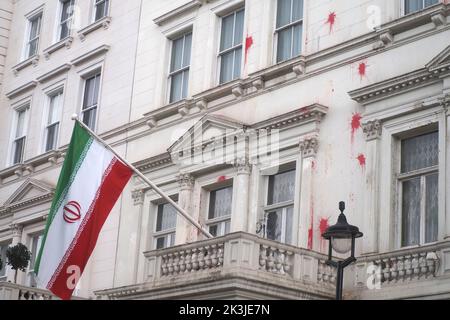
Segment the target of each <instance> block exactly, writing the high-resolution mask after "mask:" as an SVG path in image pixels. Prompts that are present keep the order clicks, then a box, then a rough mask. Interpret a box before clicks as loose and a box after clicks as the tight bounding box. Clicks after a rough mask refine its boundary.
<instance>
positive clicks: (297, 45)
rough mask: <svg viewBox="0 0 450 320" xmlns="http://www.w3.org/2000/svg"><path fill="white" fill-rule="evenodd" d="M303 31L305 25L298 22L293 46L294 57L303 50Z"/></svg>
mask: <svg viewBox="0 0 450 320" xmlns="http://www.w3.org/2000/svg"><path fill="white" fill-rule="evenodd" d="M302 32H303V25H302V24H298V25H296V26H295V27H294V39H293V40H294V43H293V47H292V55H293V57H296V56H299V55H300V53H301V51H302Z"/></svg>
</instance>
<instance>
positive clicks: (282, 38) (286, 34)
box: [277, 28, 293, 62]
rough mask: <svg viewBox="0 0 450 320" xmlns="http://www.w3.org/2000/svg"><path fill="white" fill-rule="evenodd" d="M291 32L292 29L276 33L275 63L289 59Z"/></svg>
mask: <svg viewBox="0 0 450 320" xmlns="http://www.w3.org/2000/svg"><path fill="white" fill-rule="evenodd" d="M292 31H293V28H288V29H285V30H283V31H280V32H278V46H277V62H282V61H285V60H288V59H290V58H291V52H292Z"/></svg>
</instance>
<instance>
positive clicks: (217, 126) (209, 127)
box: [168, 115, 249, 153]
mask: <svg viewBox="0 0 450 320" xmlns="http://www.w3.org/2000/svg"><path fill="white" fill-rule="evenodd" d="M248 127H249V126H248V125H246V124H244V123H242V122H239V121H237V120H235V119H231V118H228V117H225V116H221V115H206V116H204V117H203V118H201V119H200V120H199V121H198V122H197V123H196V124H194V125H193V126H192V127H191V128H189V129H188V130H187V131H186V132H185V133H184V134H183V135H182V136H181V137H180V138H179V139H178V140H177V141H176V142H175V143H174V144H172V146H170V148H169V149H168V151H169V152H170V153H174V152H178V151H181V150H186V149H189V148H192V147H194V146H199V145H203V144H205V143H208V142H211V141H214V140H216V139H222V138H224V137H226V136H227V135H230V134H234V133H236V132H238V131H242V130H245V129H246V128H248Z"/></svg>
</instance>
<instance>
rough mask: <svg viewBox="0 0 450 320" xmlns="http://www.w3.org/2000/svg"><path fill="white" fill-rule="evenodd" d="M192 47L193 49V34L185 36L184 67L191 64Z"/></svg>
mask: <svg viewBox="0 0 450 320" xmlns="http://www.w3.org/2000/svg"><path fill="white" fill-rule="evenodd" d="M191 47H192V33H189V34H187V35H186V36H185V40H184V51H183V67H187V66H189V65H190V64H191Z"/></svg>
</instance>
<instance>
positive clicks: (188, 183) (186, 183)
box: [177, 173, 195, 190]
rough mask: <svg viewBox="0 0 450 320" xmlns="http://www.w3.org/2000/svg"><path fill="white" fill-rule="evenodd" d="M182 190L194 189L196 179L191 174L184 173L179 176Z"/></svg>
mask: <svg viewBox="0 0 450 320" xmlns="http://www.w3.org/2000/svg"><path fill="white" fill-rule="evenodd" d="M177 180H178V183H179V185H180V189H182V190H183V189H184V190H185V189H192V187H193V186H194V182H195V179H194V177H193V176H192V175H191V174H190V173H182V174H179V175H178V176H177Z"/></svg>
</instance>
